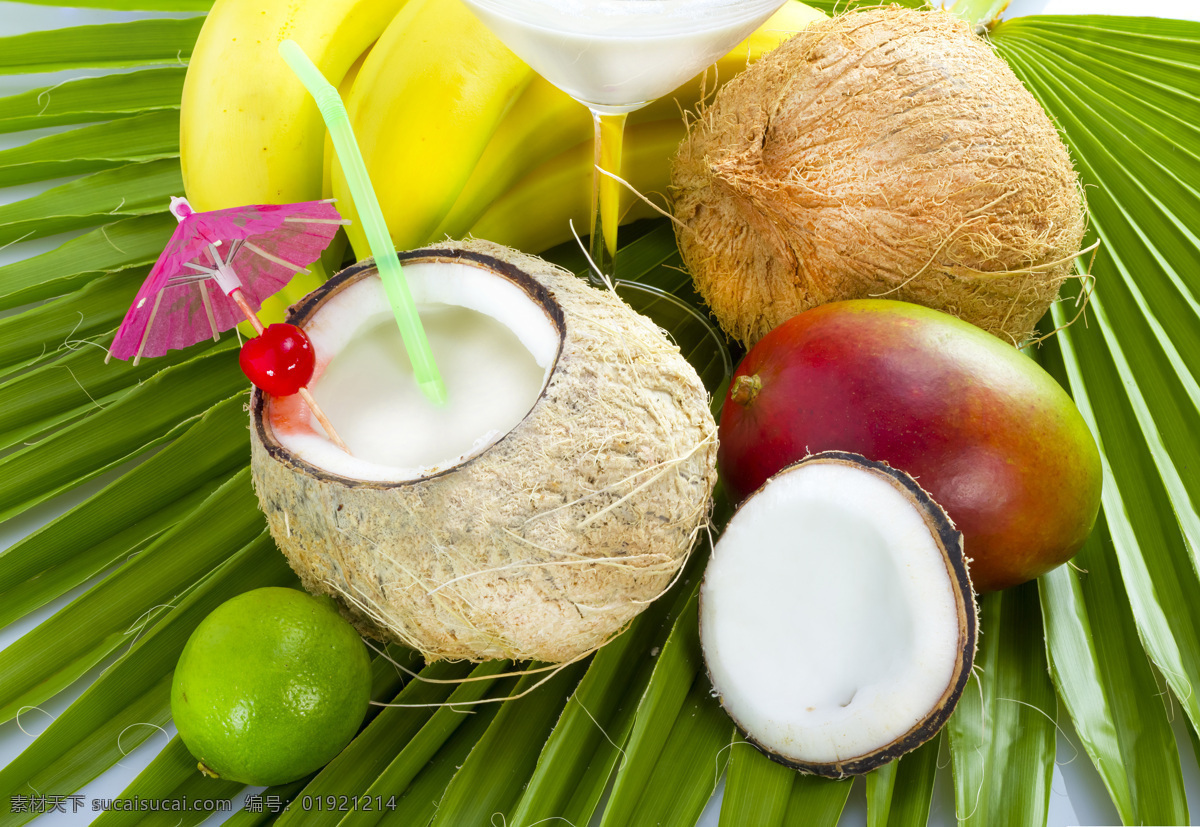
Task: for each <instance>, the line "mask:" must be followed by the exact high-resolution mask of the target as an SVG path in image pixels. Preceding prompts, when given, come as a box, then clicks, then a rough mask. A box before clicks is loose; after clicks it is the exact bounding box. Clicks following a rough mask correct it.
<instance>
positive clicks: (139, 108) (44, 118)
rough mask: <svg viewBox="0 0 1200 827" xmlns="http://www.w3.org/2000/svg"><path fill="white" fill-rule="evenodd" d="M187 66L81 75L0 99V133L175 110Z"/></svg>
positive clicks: (181, 91) (181, 92)
mask: <svg viewBox="0 0 1200 827" xmlns="http://www.w3.org/2000/svg"><path fill="white" fill-rule="evenodd" d="M186 73H187V69H186V68H185V67H183V66H174V67H168V68H164V69H143V70H141V71H139V72H129V73H127V74H119V75H102V76H101V77H98V78H81V79H79V80H71V81H66V82H65V83H61V84H58V85H56V86H45V87H42V88H41V89H31V90H29V91H28V92H22V93H20V94H17V95H12V96H10V97H7V98H2V99H0V132H18V131H20V130H22V129H38V128H40V127H46V126H60V125H62V124H73V123H94V122H96V121H101V120H104V119H106V118H119V117H125V116H129V115H136V114H139V113H142V112H148V111H154V110H158V109H178V108H179V100H180V96H181V95H182V94H183V77H184V75H185V74H186Z"/></svg>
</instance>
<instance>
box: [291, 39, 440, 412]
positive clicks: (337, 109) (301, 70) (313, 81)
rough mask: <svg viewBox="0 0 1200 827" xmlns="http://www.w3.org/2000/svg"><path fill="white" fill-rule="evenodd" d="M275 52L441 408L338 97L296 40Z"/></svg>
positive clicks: (420, 374) (420, 332)
mask: <svg viewBox="0 0 1200 827" xmlns="http://www.w3.org/2000/svg"><path fill="white" fill-rule="evenodd" d="M279 54H280V55H281V56H282V57H283V59H284V60H285V61H287V65H288V66H290V67H291V69H292V71H293V72H295V73H296V77H298V78H299V79H300V82H301V83H303V84H304V88H306V89H307V90H308V92H309V94H310V95H312V96H313V100H315V101H316V103H317V108H318V109H320V110H321V117H323V118H324V119H325V125H326V126H327V127H329V135H330V137H331V138H333V148H334V150H335V151H336V152H337V156H338V160H339V161H341V162H342V172H344V173H345V175H346V183H347V184H348V185H349V186H350V193H351V195H352V196H353V197H354V203H355V205H356V206H357V207H358V215H359V218H360V220H361V221H362V228H363V232H364V233H365V234H366V236H367V243H368V244H369V245H370V247H371V254H372V255H373V256H374V257H375V266H376V267H377V268H378V269H379V277H380V278H381V279H383V289H384V290H385V291H386V292H387V297H388V303H389V304H391V306H392V313H394V314H395V316H396V324H397V325H398V326H399V328H400V336H401V338H402V339H403V340H404V347H405V349H406V350H407V351H408V358H409V360H410V361H411V362H412V366H413V373H414V374H415V375H416V378H417V384H419V385H420V386H421V390H422V391H424V392H425V395H426V396H427V397H429V399H430V400H431V401H432V402H433V403H434V404H435V405H444V404H446V384H445V382H443V381H442V375H441V374H440V373H438V369H437V365H436V364H434V361H433V351H432V350H430V348H429V338H428V337H427V336H426V335H425V328H424V327H422V326H421V317H420V316H418V315H417V306H416V303H415V302H413V297H412V293H411V292H410V291H409V289H408V282H407V281H406V280H405V278H404V274H403V273H402V272H401V271H400V259H398V258H397V257H396V248H395V246H394V245H393V244H392V237H391V235H390V234H389V233H388V229H387V224H386V223H385V222H384V220H383V210H382V209H380V207H379V199H378V198H377V197H376V196H375V188H374V187H372V186H371V179H370V178H369V177H367V165H366V164H365V163H363V157H362V152H360V151H359V149H358V141H356V140H355V139H354V130H353V129H352V128H351V126H350V117H349V115H347V114H346V107H345V105H344V104H343V103H342V98H341V96H340V95H338V92H337V89H334V88H333V85H332V84H331V83H330V82H329V81H327V80H326V79H325V76H324V75H322V74H321V70H320V69H318V68H317V67H316V65H315V64H314V63H313V62H312V61H311V60H310V59H309V57H308V55H306V54H305V53H304V50H303V49H301V48H300V45H299V44H298V43H296V41H294V40H285V41H283V42H282V43H280V44H279Z"/></svg>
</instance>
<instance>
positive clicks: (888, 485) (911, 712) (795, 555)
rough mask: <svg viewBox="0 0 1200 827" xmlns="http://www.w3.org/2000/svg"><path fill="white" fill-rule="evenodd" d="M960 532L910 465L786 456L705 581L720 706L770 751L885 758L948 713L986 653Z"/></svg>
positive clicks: (820, 760) (719, 549) (706, 634)
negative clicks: (978, 645)
mask: <svg viewBox="0 0 1200 827" xmlns="http://www.w3.org/2000/svg"><path fill="white" fill-rule="evenodd" d="M976 622H977V621H976V604H975V597H974V593H973V592H972V590H971V583H970V579H969V577H968V574H967V566H966V560H965V558H964V557H963V553H962V537H961V535H960V534H959V532H958V531H957V530H955V528H954V525H953V524H952V523H951V522H950V519H949V517H947V516H946V513H945V512H944V511H943V510H942V509H941V507H940V506H938V505H937V504H936V503H935V502H933V500H931V499H930V498H929V495H928V494H926V493H925V492H924V491H923V490H921V488H920V487H919V486H918V485H917V484H916V483H915V482H914V481H913V479H912V478H911V477H909V476H908V475H907V474H905V473H903V472H902V471H897V470H895V469H893V468H891V467H890V466H888V465H886V464H884V463H878V462H872V461H870V460H867V459H864V458H863V457H861V456H858V455H857V454H845V453H833V452H831V453H824V454H817V455H815V456H812V457H809V458H807V459H805V460H802V461H801V462H798V463H796V464H794V465H791V466H788V467H787V468H785V469H784V470H783V471H781V472H779V474H777V475H776V476H774V477H772V478H771V479H770V480H769V481H768V482H767V483H766V484H765V485H764V486H763V487H762V488H760V489H759V490H758V491H757V492H755V493H754V494H753V495H751V496H750V498H749V499H748V500H746V501H745V502H744V503H743V504H742V506H741V508H739V509H738V511H737V513H736V514H735V515H734V517H733V519H732V520H731V521H730V523H729V526H728V528H727V529H726V530H725V532H724V534H723V535H722V537H721V539H720V540H719V541H718V543H717V544H716V548H715V549H714V552H713V557H712V559H711V560H710V562H709V564H708V569H707V571H706V572H705V576H704V582H703V584H702V585H701V590H700V635H701V640H702V643H703V649H704V658H705V661H706V663H707V665H708V670H709V675H710V678H711V680H712V684H713V687H714V689H715V691H716V692H717V693H718V694H719V695H720V698H721V703H722V704H723V705H724V707H725V709H726V710H727V711H728V713H729V715H730V716H731V717H732V718H733V720H734V721H735V722H736V723H737V725H738V727H740V728H741V729H742V730H743V732H745V734H746V737H747V740H749V741H751V742H753V743H754V744H756V745H757V746H758V747H759V748H760V749H761V750H762V751H763V752H765V753H766V754H767V755H768V756H770V757H771V758H773V759H775V760H776V761H779V762H781V763H783V764H787V765H788V766H791V767H795V768H797V769H800V770H803V771H805V772H810V773H816V774H818V775H824V776H829V777H834V778H838V777H842V776H845V775H853V774H859V773H864V772H869V771H870V770H873V769H875V768H876V767H879V766H881V765H883V764H885V763H887V762H888V761H891V760H893V759H894V758H897V757H899V756H900V755H902V754H903V753H905V752H908V751H910V750H912V749H915V748H916V747H918V746H920V745H921V744H923V743H924V742H925V741H927V740H929V739H930V738H931V737H933V735H934V734H935V733H937V731H938V730H939V729H940V728H941V726H942V725H943V724H944V723H945V722H946V720H947V719H948V718H949V717H950V713H951V712H952V711H953V710H954V706H955V704H957V702H958V698H959V696H960V695H961V694H962V690H963V687H964V686H965V685H966V682H967V679H968V677H969V675H970V671H971V664H972V662H973V660H974V655H975V641H976Z"/></svg>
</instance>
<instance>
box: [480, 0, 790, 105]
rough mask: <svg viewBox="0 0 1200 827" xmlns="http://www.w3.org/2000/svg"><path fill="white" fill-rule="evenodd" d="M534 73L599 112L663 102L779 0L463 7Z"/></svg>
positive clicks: (554, 0) (572, 1)
mask: <svg viewBox="0 0 1200 827" xmlns="http://www.w3.org/2000/svg"><path fill="white" fill-rule="evenodd" d="M464 2H466V3H467V5H468V6H469V7H470V8H471V10H472V11H474V12H475V13H476V14H477V15H478V16H479V18H480V19H481V20H482V21H483V22H484V23H485V24H486V25H487V26H488V28H490V29H491V30H492V31H493V32H494V33H495V34H496V36H497V37H499V38H500V39H501V40H503V41H504V43H505V45H507V46H508V47H509V48H510V49H512V50H513V52H515V53H516V54H517V56H519V57H520V58H521V59H522V60H524V61H525V62H526V63H528V64H529V65H530V66H531V67H532V68H533V69H534V71H536V72H537V73H538V74H540V75H541V76H542V77H544V78H545V79H546V80H548V81H550V82H551V83H553V84H554V85H555V86H557V87H558V88H559V89H562V90H563V91H564V92H566V93H567V94H569V95H571V96H572V97H573V98H575V99H577V100H579V101H580V102H582V103H585V104H587V105H588V106H589V107H591V108H592V109H593V110H597V111H600V112H603V113H619V112H629V111H632V110H634V109H638V108H639V107H641V106H644V105H645V104H647V103H649V102H650V101H652V100H654V99H655V98H658V97H661V96H662V95H665V94H666V93H667V92H670V91H671V90H672V89H674V88H675V87H677V86H679V84H681V83H683V82H684V81H685V80H687V79H688V78H690V77H692V76H693V75H695V74H696V73H697V72H699V71H700V70H701V69H703V68H704V67H705V66H708V65H709V64H711V63H713V62H715V61H716V60H717V59H718V58H719V57H721V56H722V55H724V54H725V53H726V52H728V51H729V50H730V49H731V48H733V47H734V46H735V45H737V44H738V43H739V42H740V41H741V40H742V39H743V38H745V37H746V36H747V35H749V34H750V33H751V32H753V31H754V30H755V29H756V28H758V26H759V25H761V24H762V22H763V21H764V20H766V19H767V18H768V17H770V16H771V14H773V13H774V12H775V10H776V9H777V8H778V7H779V5H780V2H781V0H766V2H763V0H464Z"/></svg>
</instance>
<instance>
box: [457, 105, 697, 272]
mask: <svg viewBox="0 0 1200 827" xmlns="http://www.w3.org/2000/svg"><path fill="white" fill-rule="evenodd" d="M681 129H682V127H681V126H680V123H679V122H678V121H676V120H660V121H654V122H652V123H642V124H635V125H633V126H630V127H629V128H628V129H627V130H626V134H625V151H624V152H623V153H622V157H621V177H622V178H624V179H625V180H626V181H628V182H629V183H630V185H632V186H633V187H634V188H635V189H636V190H637V191H638V192H640V193H642V194H643V195H645V196H646V197H648V198H650V199H651V200H653V201H656V202H657V203H658V204H659V206H661V207H663V208H664V209H665V205H666V198H665V194H666V191H667V185H668V184H669V183H670V178H671V176H670V166H669V164H668V160H669V159H670V157H671V156H672V155H673V154H674V152H675V148H676V147H677V146H679V138H680V134H681ZM592 159H593V152H592V141H591V138H588V139H587V140H586V141H583V142H582V143H579V144H577V145H575V146H574V147H572V148H571V149H568V150H567V151H566V152H563V153H561V154H559V155H558V156H557V157H555V158H552V159H550V160H549V161H547V162H545V163H544V164H542V165H540V166H539V167H537V168H536V169H534V170H533V171H532V172H530V173H529V174H528V175H526V176H525V178H523V179H522V180H521V181H520V182H518V183H517V185H516V186H514V187H512V188H511V189H510V190H509V191H508V192H506V193H504V194H503V195H502V196H501V197H500V198H498V199H496V201H495V202H493V203H492V205H491V207H490V208H489V209H488V210H487V211H486V212H485V213H484V214H483V216H482V217H481V218H480V219H479V221H477V222H476V223H475V225H474V226H472V227H471V230H470V234H471V235H473V236H475V237H476V238H485V239H487V240H488V241H495V242H496V243H498V244H507V245H508V246H510V247H516V248H517V249H519V250H524V251H526V252H530V253H540V252H542V251H543V250H545V249H547V248H549V247H553V246H554V245H555V244H561V243H562V242H564V241H568V240H569V239H570V238H571V237H572V234H571V225H572V224H574V228H575V232H576V233H578V234H579V235H580V236H584V235H586V234H587V233H588V232H589V231H590V227H589V226H588V220H589V208H590V204H591V186H592ZM620 210H621V212H620V221H621V223H622V224H625V223H628V222H630V221H635V220H637V219H639V218H651V217H653V216H655V215H658V212H657V211H656V210H654V209H653V208H652V207H650V206H649V205H647V204H646V203H645V202H644V201H642V200H641V199H640V198H638V197H637V196H635V195H633V194H632V193H630V192H629V191H628V190H625V191H623V192H622V195H621V208H620Z"/></svg>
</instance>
